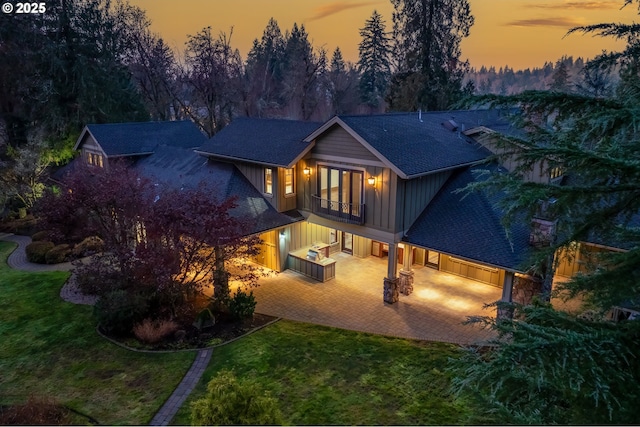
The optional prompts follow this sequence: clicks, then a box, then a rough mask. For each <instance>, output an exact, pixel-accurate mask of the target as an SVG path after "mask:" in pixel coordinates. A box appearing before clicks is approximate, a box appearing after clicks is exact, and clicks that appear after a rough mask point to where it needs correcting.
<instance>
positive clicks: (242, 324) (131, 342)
mask: <svg viewBox="0 0 640 427" xmlns="http://www.w3.org/2000/svg"><path fill="white" fill-rule="evenodd" d="M275 320H277V317H273V316H267V315H266V314H258V313H256V314H254V315H253V317H252V318H251V319H245V320H244V321H238V320H236V319H234V318H232V317H231V316H228V315H227V316H223V315H219V316H217V317H216V323H215V325H213V326H209V327H207V328H201V329H198V328H196V327H195V326H189V327H187V328H183V329H181V330H180V331H178V332H176V333H174V334H172V335H170V336H169V337H167V338H166V339H164V340H162V341H160V342H158V343H156V344H145V343H142V342H140V341H139V340H138V339H136V338H135V337H134V336H126V337H122V336H115V335H110V334H107V333H106V332H105V331H102V330H100V333H101V334H103V335H104V336H105V337H107V338H109V339H110V340H112V341H115V342H117V343H120V344H122V345H124V346H126V347H128V348H131V349H134V350H144V351H172V350H195V349H201V348H207V347H213V346H217V345H221V344H225V343H227V342H230V341H233V340H235V339H237V338H239V337H241V336H243V335H246V334H248V333H250V332H253V331H255V330H257V329H260V328H262V327H263V326H265V325H267V324H269V323H271V322H274V321H275Z"/></svg>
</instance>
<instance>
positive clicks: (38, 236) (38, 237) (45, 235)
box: [31, 231, 49, 242]
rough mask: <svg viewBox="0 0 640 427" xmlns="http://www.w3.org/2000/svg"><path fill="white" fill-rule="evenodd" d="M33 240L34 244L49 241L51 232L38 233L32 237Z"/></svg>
mask: <svg viewBox="0 0 640 427" xmlns="http://www.w3.org/2000/svg"><path fill="white" fill-rule="evenodd" d="M31 240H33V241H34V242H39V241H41V240H49V232H48V231H38V232H37V233H33V236H31Z"/></svg>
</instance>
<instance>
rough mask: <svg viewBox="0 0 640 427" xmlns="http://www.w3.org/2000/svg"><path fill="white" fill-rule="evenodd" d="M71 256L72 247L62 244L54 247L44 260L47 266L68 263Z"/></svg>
mask: <svg viewBox="0 0 640 427" xmlns="http://www.w3.org/2000/svg"><path fill="white" fill-rule="evenodd" d="M70 254H71V246H69V245H67V244H62V245H57V246H55V247H53V248H52V249H51V250H50V251H49V252H47V253H46V255H45V256H44V258H45V261H46V262H47V264H59V263H61V262H65V261H67V259H68V257H69V255H70Z"/></svg>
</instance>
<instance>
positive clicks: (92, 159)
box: [87, 153, 104, 168]
mask: <svg viewBox="0 0 640 427" xmlns="http://www.w3.org/2000/svg"><path fill="white" fill-rule="evenodd" d="M87 164H89V165H91V166H99V167H101V168H103V167H104V160H103V158H102V154H95V153H87Z"/></svg>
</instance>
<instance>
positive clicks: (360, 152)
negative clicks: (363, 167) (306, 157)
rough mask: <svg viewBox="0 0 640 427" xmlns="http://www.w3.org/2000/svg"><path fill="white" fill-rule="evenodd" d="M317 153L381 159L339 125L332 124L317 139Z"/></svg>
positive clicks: (370, 159)
mask: <svg viewBox="0 0 640 427" xmlns="http://www.w3.org/2000/svg"><path fill="white" fill-rule="evenodd" d="M313 151H314V153H315V154H318V155H327V156H335V157H339V158H342V159H358V160H367V161H370V162H379V161H380V160H379V159H378V158H377V157H376V156H375V154H373V153H372V152H370V151H369V150H368V149H367V148H365V147H364V146H363V145H362V144H361V143H360V142H358V141H357V140H356V139H355V138H354V137H353V136H351V135H349V133H348V132H347V131H346V130H344V129H343V128H342V127H340V126H339V125H334V126H332V127H331V128H330V129H329V130H328V131H326V132H325V133H324V134H323V135H322V136H321V137H319V138H318V139H317V140H316V146H315V147H314V149H313Z"/></svg>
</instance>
